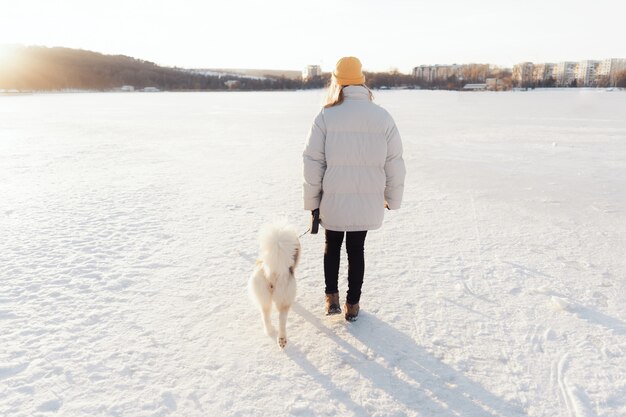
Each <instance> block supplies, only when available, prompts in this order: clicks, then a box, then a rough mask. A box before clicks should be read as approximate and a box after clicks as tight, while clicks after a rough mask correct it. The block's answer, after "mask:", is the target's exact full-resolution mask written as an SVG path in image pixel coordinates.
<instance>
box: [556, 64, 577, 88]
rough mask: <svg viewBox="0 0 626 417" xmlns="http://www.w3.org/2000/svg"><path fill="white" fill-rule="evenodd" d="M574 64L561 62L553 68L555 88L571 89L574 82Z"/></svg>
mask: <svg viewBox="0 0 626 417" xmlns="http://www.w3.org/2000/svg"><path fill="white" fill-rule="evenodd" d="M576 65H577V64H576V63H575V62H570V61H563V62H559V63H558V64H556V66H555V67H554V79H555V81H556V85H557V87H571V86H572V85H573V84H574V80H576Z"/></svg>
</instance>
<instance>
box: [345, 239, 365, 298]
mask: <svg viewBox="0 0 626 417" xmlns="http://www.w3.org/2000/svg"><path fill="white" fill-rule="evenodd" d="M366 234H367V230H364V231H362V232H347V233H346V250H347V252H348V297H347V298H346V301H347V302H348V304H357V303H358V302H359V300H360V299H361V287H362V286H363V274H364V272H365V257H364V255H363V249H364V246H365V235H366Z"/></svg>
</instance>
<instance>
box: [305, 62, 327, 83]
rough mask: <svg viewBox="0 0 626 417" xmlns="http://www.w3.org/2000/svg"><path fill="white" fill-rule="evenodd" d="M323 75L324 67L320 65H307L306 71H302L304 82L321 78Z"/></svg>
mask: <svg viewBox="0 0 626 417" xmlns="http://www.w3.org/2000/svg"><path fill="white" fill-rule="evenodd" d="M321 75H322V67H320V66H319V65H307V66H306V67H305V68H304V70H302V79H303V80H304V81H306V80H309V79H311V78H315V77H320V76H321Z"/></svg>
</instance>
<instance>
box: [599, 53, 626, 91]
mask: <svg viewBox="0 0 626 417" xmlns="http://www.w3.org/2000/svg"><path fill="white" fill-rule="evenodd" d="M624 71H626V59H624V58H609V59H605V60H603V61H600V63H599V64H598V68H597V70H596V78H597V79H598V80H603V81H607V84H608V85H611V86H614V85H615V82H616V81H617V79H616V78H617V76H618V75H619V74H620V73H622V72H624Z"/></svg>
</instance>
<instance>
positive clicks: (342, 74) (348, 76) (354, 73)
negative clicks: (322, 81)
mask: <svg viewBox="0 0 626 417" xmlns="http://www.w3.org/2000/svg"><path fill="white" fill-rule="evenodd" d="M333 78H334V79H335V81H336V82H337V84H339V85H351V84H363V83H365V76H364V75H363V72H362V71H361V61H359V58H356V57H353V56H346V57H343V58H341V59H340V60H339V61H337V65H336V66H335V71H334V72H333Z"/></svg>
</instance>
